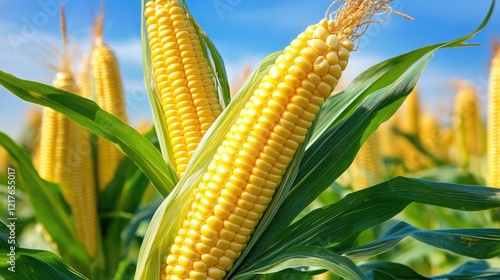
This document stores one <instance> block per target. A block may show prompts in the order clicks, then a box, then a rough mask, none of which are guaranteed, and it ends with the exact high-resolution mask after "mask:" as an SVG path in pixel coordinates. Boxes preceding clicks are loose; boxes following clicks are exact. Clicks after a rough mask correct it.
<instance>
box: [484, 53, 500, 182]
mask: <svg viewBox="0 0 500 280" xmlns="http://www.w3.org/2000/svg"><path fill="white" fill-rule="evenodd" d="M487 131H488V154H487V170H486V172H487V173H486V183H487V184H488V186H491V187H496V188H500V46H499V45H498V44H496V45H495V46H494V56H493V59H492V61H491V69H490V85H489V102H488V130H487Z"/></svg>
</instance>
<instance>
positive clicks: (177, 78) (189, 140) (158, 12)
mask: <svg viewBox="0 0 500 280" xmlns="http://www.w3.org/2000/svg"><path fill="white" fill-rule="evenodd" d="M146 5H147V6H146V10H145V15H146V18H147V26H148V38H149V45H150V49H151V57H152V62H153V67H154V71H155V72H154V73H155V80H156V86H157V90H158V94H159V95H160V100H161V102H162V105H163V112H164V116H165V121H166V124H167V129H168V134H169V138H170V142H171V147H172V151H173V157H174V160H175V162H174V165H175V168H176V170H177V173H178V175H179V176H182V174H183V173H184V171H185V170H186V167H187V164H188V162H189V159H190V158H191V155H192V154H193V153H194V150H195V149H196V147H197V146H198V143H199V142H200V140H201V138H202V137H203V135H204V134H205V132H206V131H207V130H208V128H209V127H210V126H211V125H212V123H213V122H214V121H215V119H216V118H217V117H218V116H219V114H220V113H221V110H222V109H221V106H220V104H219V101H218V97H217V92H216V90H215V85H214V79H213V77H212V73H211V72H210V68H209V67H208V62H207V60H206V58H205V56H204V55H203V51H202V48H201V44H200V41H199V39H198V36H197V34H196V31H195V29H194V28H193V25H192V23H191V21H190V20H189V18H188V17H187V15H186V12H185V11H184V9H183V8H182V7H181V6H180V3H179V1H177V0H168V1H165V0H158V1H149V2H148V3H147V4H146Z"/></svg>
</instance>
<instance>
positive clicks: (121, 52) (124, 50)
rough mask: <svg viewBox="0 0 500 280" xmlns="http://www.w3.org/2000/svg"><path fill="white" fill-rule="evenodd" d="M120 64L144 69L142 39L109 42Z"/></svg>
mask: <svg viewBox="0 0 500 280" xmlns="http://www.w3.org/2000/svg"><path fill="white" fill-rule="evenodd" d="M107 43H108V44H109V46H110V47H111V49H112V50H113V51H114V52H115V54H116V56H117V57H118V60H119V62H120V64H127V65H131V66H135V67H142V42H141V40H140V39H130V40H127V41H111V42H107Z"/></svg>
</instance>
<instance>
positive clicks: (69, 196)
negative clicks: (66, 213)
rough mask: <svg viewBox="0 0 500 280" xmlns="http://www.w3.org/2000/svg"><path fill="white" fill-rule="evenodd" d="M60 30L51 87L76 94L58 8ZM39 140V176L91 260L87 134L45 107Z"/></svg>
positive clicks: (94, 226) (93, 205)
mask: <svg viewBox="0 0 500 280" xmlns="http://www.w3.org/2000/svg"><path fill="white" fill-rule="evenodd" d="M61 29H62V37H63V41H64V50H63V55H62V63H61V66H60V69H59V71H58V72H57V74H56V76H55V78H54V80H53V82H52V85H53V86H54V87H56V88H59V89H62V90H65V91H68V92H71V93H75V94H77V93H78V88H77V86H76V83H75V81H74V78H73V74H72V72H71V70H70V59H69V56H68V52H67V50H66V47H67V40H66V29H65V19H64V12H63V10H62V7H61ZM41 135H42V136H41V140H40V156H39V158H40V163H39V174H40V177H42V178H43V179H45V180H47V181H49V182H53V183H58V184H59V185H60V187H61V192H62V195H63V197H64V199H65V201H66V202H67V203H68V205H69V207H70V209H71V212H72V214H73V218H74V223H75V232H76V236H77V238H78V239H79V240H80V241H81V243H82V244H83V246H84V248H85V250H86V251H87V253H88V254H89V256H90V257H91V258H94V257H95V256H96V253H97V246H98V245H97V244H98V223H97V197H96V187H95V184H94V182H95V180H94V170H93V161H92V150H91V145H90V140H89V133H88V132H87V130H85V129H83V128H82V127H80V126H78V125H77V124H76V123H74V122H73V121H71V120H70V119H68V118H67V117H65V116H64V115H63V114H61V113H59V112H56V111H54V110H52V109H50V108H48V107H45V108H44V111H43V117H42V127H41Z"/></svg>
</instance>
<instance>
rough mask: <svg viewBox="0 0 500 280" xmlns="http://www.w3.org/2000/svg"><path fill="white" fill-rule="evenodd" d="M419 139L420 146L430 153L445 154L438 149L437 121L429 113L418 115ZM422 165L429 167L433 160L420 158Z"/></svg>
mask: <svg viewBox="0 0 500 280" xmlns="http://www.w3.org/2000/svg"><path fill="white" fill-rule="evenodd" d="M419 126H420V127H419V132H420V133H419V140H420V143H421V144H422V146H423V147H424V148H425V149H426V150H427V151H428V152H430V153H431V154H433V155H435V156H437V157H439V158H441V159H442V158H444V157H445V156H446V154H445V153H444V150H440V149H439V147H438V146H439V141H440V140H439V134H440V131H439V123H438V120H437V118H436V117H435V116H434V115H433V114H431V113H426V114H423V115H422V116H421V117H420V121H419ZM422 160H423V161H422V164H423V166H424V167H431V166H433V165H434V163H433V161H432V160H431V159H429V158H427V157H423V158H422Z"/></svg>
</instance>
